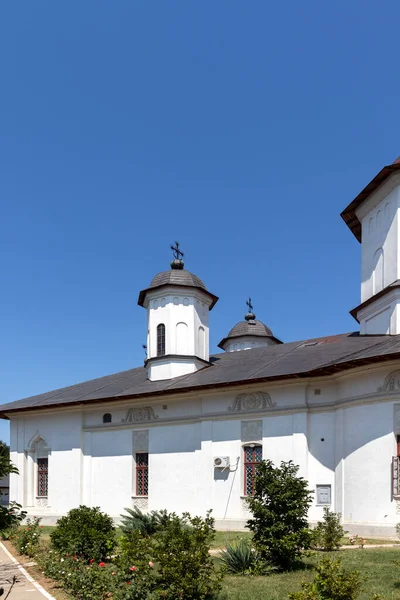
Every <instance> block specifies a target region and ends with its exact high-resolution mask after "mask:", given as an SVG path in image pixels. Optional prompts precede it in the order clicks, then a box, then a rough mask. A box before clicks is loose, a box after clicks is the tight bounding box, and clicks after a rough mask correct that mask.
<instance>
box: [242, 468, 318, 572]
mask: <svg viewBox="0 0 400 600" xmlns="http://www.w3.org/2000/svg"><path fill="white" fill-rule="evenodd" d="M298 470H299V467H297V466H296V465H294V464H293V463H292V462H291V461H290V462H282V463H281V465H280V467H274V465H273V463H272V461H271V460H264V461H262V462H261V463H260V464H259V465H258V467H257V473H256V476H255V482H254V495H253V496H252V497H250V498H249V499H248V505H249V508H250V510H251V512H252V515H253V516H252V518H251V519H250V520H249V521H248V522H247V527H248V528H249V529H250V530H251V531H252V532H253V544H254V547H255V549H256V551H257V552H258V554H259V556H260V558H261V559H262V560H263V561H264V562H265V563H267V564H270V565H272V566H273V567H276V568H278V569H281V570H291V569H293V568H295V567H296V566H297V565H298V563H299V561H300V559H301V555H302V552H303V550H307V549H309V548H310V547H311V544H312V533H311V531H310V529H309V527H308V522H307V513H308V508H309V506H310V504H311V501H312V492H311V491H310V490H309V489H308V484H307V482H306V481H305V480H304V479H303V478H302V477H298V476H297V473H298Z"/></svg>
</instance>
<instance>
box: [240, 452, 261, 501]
mask: <svg viewBox="0 0 400 600" xmlns="http://www.w3.org/2000/svg"><path fill="white" fill-rule="evenodd" d="M243 453H244V494H245V496H252V495H253V494H254V475H255V472H256V470H257V466H258V464H259V463H260V462H261V461H262V446H256V445H255V444H251V445H250V446H244V448H243Z"/></svg>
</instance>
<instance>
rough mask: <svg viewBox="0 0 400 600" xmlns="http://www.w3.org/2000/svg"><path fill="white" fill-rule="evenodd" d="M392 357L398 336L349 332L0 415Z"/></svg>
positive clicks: (36, 401)
mask: <svg viewBox="0 0 400 600" xmlns="http://www.w3.org/2000/svg"><path fill="white" fill-rule="evenodd" d="M394 358H396V359H400V335H397V336H389V335H386V336H385V335H377V336H361V335H359V334H357V333H350V334H343V335H338V336H330V337H324V338H317V339H313V340H303V341H300V342H290V343H287V344H276V345H273V346H266V347H264V348H254V349H253V350H242V351H240V352H226V353H221V354H216V355H214V356H212V357H211V358H210V361H211V363H212V364H211V366H209V367H205V368H204V369H201V370H200V371H197V372H196V373H191V374H190V375H184V376H182V377H176V378H174V379H168V380H163V381H149V380H148V379H147V370H146V369H145V367H138V368H136V369H130V370H129V371H124V372H122V373H116V374H114V375H108V376H106V377H101V378H99V379H93V380H92V381H86V382H84V383H80V384H78V385H72V386H69V387H66V388H62V389H59V390H54V391H52V392H47V393H45V394H40V395H38V396H32V397H30V398H24V399H23V400H17V401H16V402H10V403H8V404H4V405H2V406H0V412H1V416H4V414H5V413H6V414H8V413H12V412H16V411H20V410H32V409H42V408H46V407H57V406H62V405H81V404H88V403H90V402H97V401H107V402H109V403H111V402H113V401H117V400H121V399H125V398H146V397H147V396H154V395H161V396H166V395H168V394H176V393H179V392H185V391H194V390H200V389H205V388H217V387H219V386H223V387H227V386H234V385H239V384H243V383H246V382H248V383H256V382H267V381H276V380H283V379H289V378H304V377H317V376H321V375H328V374H330V373H335V372H338V371H341V370H344V369H349V368H352V367H357V366H360V365H363V364H370V363H376V362H380V361H385V360H391V359H394Z"/></svg>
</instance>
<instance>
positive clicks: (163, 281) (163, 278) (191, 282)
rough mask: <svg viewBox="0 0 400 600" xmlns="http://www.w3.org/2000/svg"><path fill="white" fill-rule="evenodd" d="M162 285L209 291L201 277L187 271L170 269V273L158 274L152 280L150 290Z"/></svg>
mask: <svg viewBox="0 0 400 600" xmlns="http://www.w3.org/2000/svg"><path fill="white" fill-rule="evenodd" d="M160 285H183V286H185V287H196V288H203V290H206V289H207V288H206V286H205V285H204V283H203V281H202V280H201V279H200V277H197V275H194V274H193V273H191V272H190V271H186V270H185V269H180V270H179V269H170V270H169V271H162V272H161V273H157V275H155V276H154V277H153V279H152V280H151V283H150V286H149V288H148V289H151V288H155V287H160Z"/></svg>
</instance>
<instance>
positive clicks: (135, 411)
mask: <svg viewBox="0 0 400 600" xmlns="http://www.w3.org/2000/svg"><path fill="white" fill-rule="evenodd" d="M157 419H158V416H157V415H156V414H155V412H154V410H153V409H152V408H151V406H143V407H141V408H130V409H129V410H128V412H127V413H126V417H125V419H122V421H121V422H122V423H143V422H145V421H156V420H157Z"/></svg>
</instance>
